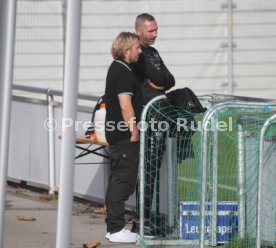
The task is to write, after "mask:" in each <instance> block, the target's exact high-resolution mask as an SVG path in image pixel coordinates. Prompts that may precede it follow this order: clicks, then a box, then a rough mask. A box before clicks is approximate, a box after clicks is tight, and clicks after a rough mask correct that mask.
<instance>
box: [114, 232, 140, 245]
mask: <svg viewBox="0 0 276 248" xmlns="http://www.w3.org/2000/svg"><path fill="white" fill-rule="evenodd" d="M137 237H138V236H137V234H136V233H132V232H130V231H129V230H126V229H125V228H123V229H122V230H121V231H119V232H116V233H112V234H110V236H109V241H110V242H114V243H136V241H137Z"/></svg>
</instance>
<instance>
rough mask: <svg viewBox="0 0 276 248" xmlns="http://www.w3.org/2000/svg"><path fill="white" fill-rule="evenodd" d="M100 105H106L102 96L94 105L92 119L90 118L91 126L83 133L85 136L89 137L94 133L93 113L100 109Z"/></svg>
mask: <svg viewBox="0 0 276 248" xmlns="http://www.w3.org/2000/svg"><path fill="white" fill-rule="evenodd" d="M102 103H106V102H105V97H104V95H103V96H101V97H100V99H99V100H98V102H97V103H96V105H95V107H94V109H93V112H92V118H91V126H90V127H88V128H87V130H86V132H85V136H90V135H91V134H93V133H95V125H94V119H95V113H96V111H97V110H99V109H100V106H101V104H102Z"/></svg>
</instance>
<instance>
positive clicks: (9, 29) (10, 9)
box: [0, 0, 16, 247]
mask: <svg viewBox="0 0 276 248" xmlns="http://www.w3.org/2000/svg"><path fill="white" fill-rule="evenodd" d="M15 22H16V0H1V1H0V247H3V235H4V222H5V220H4V219H5V204H6V181H7V168H8V154H9V149H8V148H9V134H10V116H11V115H10V113H11V90H12V81H13V60H14V44H15V41H14V40H15Z"/></svg>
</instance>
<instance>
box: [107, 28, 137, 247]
mask: <svg viewBox="0 0 276 248" xmlns="http://www.w3.org/2000/svg"><path fill="white" fill-rule="evenodd" d="M140 53H141V48H140V44H139V39H138V36H137V35H136V34H134V33H128V32H122V33H120V34H119V35H118V36H117V38H116V39H115V40H114V42H113V44H112V56H113V58H114V61H113V62H112V64H111V65H110V67H109V69H108V73H107V77H106V88H105V100H106V126H105V134H106V139H107V142H108V143H109V154H110V159H111V173H110V177H109V182H108V187H107V191H106V199H105V203H106V210H107V217H106V224H107V234H106V238H107V239H109V241H110V242H120V243H134V242H136V240H137V234H136V233H132V232H130V231H129V230H126V229H125V219H124V212H125V201H126V200H127V199H128V198H129V196H130V195H131V194H132V193H133V192H134V190H135V186H136V181H137V174H138V161H139V132H138V128H137V124H136V123H138V122H139V120H140V116H141V112H142V94H141V85H140V83H139V82H138V80H137V78H136V77H135V74H134V73H133V72H132V69H131V68H130V64H131V63H133V62H136V61H137V60H138V57H139V55H140Z"/></svg>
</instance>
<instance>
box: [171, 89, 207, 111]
mask: <svg viewBox="0 0 276 248" xmlns="http://www.w3.org/2000/svg"><path fill="white" fill-rule="evenodd" d="M166 96H167V97H168V100H169V102H170V103H171V104H172V105H175V106H178V107H182V108H184V109H186V110H187V111H189V112H192V113H203V112H205V111H206V110H207V109H206V108H203V106H202V105H201V103H200V101H199V100H198V98H197V96H196V95H195V93H194V92H193V91H192V90H191V89H189V88H187V87H185V88H183V89H176V90H173V91H170V92H169V93H167V94H166Z"/></svg>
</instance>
